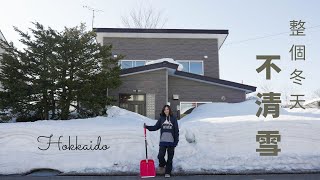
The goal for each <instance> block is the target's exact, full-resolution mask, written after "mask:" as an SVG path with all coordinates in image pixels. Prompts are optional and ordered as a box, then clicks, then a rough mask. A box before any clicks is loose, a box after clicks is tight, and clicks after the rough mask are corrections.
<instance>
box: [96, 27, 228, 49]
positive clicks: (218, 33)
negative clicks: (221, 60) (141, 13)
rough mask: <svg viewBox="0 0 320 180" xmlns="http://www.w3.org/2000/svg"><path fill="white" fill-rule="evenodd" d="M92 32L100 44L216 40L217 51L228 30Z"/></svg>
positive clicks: (113, 29)
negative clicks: (108, 40)
mask: <svg viewBox="0 0 320 180" xmlns="http://www.w3.org/2000/svg"><path fill="white" fill-rule="evenodd" d="M93 30H94V31H95V32H96V33H97V41H98V42H100V43H103V38H104V37H119V38H120V37H125V38H185V39H186V38H194V39H217V40H218V47H219V49H220V47H221V46H222V44H223V43H224V41H225V40H226V38H227V36H228V34H229V30H225V29H143V28H141V29H139V28H93Z"/></svg>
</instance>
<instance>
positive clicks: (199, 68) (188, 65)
mask: <svg viewBox="0 0 320 180" xmlns="http://www.w3.org/2000/svg"><path fill="white" fill-rule="evenodd" d="M177 62H179V63H180V64H182V65H183V69H182V71H185V72H189V73H193V74H199V75H204V72H203V61H200V60H198V61H196V60H195V61H192V60H189V61H188V60H177Z"/></svg>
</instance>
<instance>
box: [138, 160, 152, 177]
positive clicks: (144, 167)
mask: <svg viewBox="0 0 320 180" xmlns="http://www.w3.org/2000/svg"><path fill="white" fill-rule="evenodd" d="M140 176H141V178H148V177H156V168H155V166H154V161H153V160H152V159H148V160H146V159H145V160H142V161H140Z"/></svg>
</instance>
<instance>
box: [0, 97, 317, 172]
mask: <svg viewBox="0 0 320 180" xmlns="http://www.w3.org/2000/svg"><path fill="white" fill-rule="evenodd" d="M254 102H255V101H253V100H250V101H246V102H243V103H234V104H228V103H212V104H204V105H201V106H199V107H197V108H196V109H194V110H193V112H192V113H191V114H189V115H187V116H185V117H184V118H182V119H181V120H179V127H180V141H179V144H178V146H177V148H176V151H175V155H174V162H173V166H174V169H173V173H248V172H301V171H320V110H319V109H313V110H310V109H309V110H307V112H302V111H301V110H300V111H297V110H286V109H281V112H280V117H279V118H274V119H273V118H271V116H270V117H269V116H268V117H267V118H264V117H263V116H261V117H259V118H258V117H256V115H255V114H256V112H257V109H258V106H257V105H256V104H255V103H254ZM144 122H146V123H147V124H148V125H153V124H155V122H156V121H155V120H151V119H148V118H146V117H144V116H141V115H139V114H136V113H133V112H130V111H127V110H124V109H121V108H118V107H116V106H113V107H111V108H110V109H109V110H108V117H96V118H90V119H77V120H68V121H51V120H50V121H37V122H27V123H3V124H0V132H1V133H0V147H1V148H0V174H16V173H26V172H30V171H31V170H34V169H42V168H49V169H56V170H59V171H61V172H64V173H81V174H85V173H97V174H99V173H101V174H111V173H117V174H121V173H133V174H134V173H136V174H138V173H139V163H140V160H142V159H144V158H145V147H144V134H143V128H142V127H143V123H144ZM260 130H261V131H269V130H270V131H276V130H277V131H279V133H280V135H281V141H280V142H278V148H280V149H281V152H279V154H278V156H259V153H257V152H256V149H258V148H259V143H258V142H256V135H257V131H260ZM51 134H53V137H52V141H58V139H59V136H63V137H62V138H61V141H62V145H68V137H69V136H71V144H75V137H76V136H77V137H78V144H87V145H90V144H92V146H94V145H96V142H97V138H98V136H100V137H101V145H100V147H101V146H102V145H107V146H108V147H109V149H107V150H93V151H92V150H81V151H80V150H59V149H58V145H57V144H51V145H50V148H49V149H48V150H40V149H39V148H41V149H44V148H46V147H48V144H47V143H48V141H46V138H40V142H38V140H37V138H38V137H39V136H50V135H51ZM147 140H148V153H149V157H150V158H153V159H154V160H155V162H156V165H157V164H158V160H157V153H158V150H159V146H158V143H159V131H157V132H149V131H148V132H147ZM90 141H92V143H91V142H90ZM62 145H61V146H62Z"/></svg>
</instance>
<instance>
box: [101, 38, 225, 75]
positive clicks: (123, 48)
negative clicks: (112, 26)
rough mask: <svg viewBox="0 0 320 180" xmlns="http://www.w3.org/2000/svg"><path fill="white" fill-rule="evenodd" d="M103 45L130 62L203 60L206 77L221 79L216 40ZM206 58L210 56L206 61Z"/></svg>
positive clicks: (131, 41)
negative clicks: (171, 59)
mask: <svg viewBox="0 0 320 180" xmlns="http://www.w3.org/2000/svg"><path fill="white" fill-rule="evenodd" d="M103 44H104V45H107V44H112V45H113V48H112V52H113V54H122V55H126V57H125V59H129V60H155V59H160V58H173V59H174V60H203V63H204V64H203V66H204V75H205V76H210V77H214V78H219V55H218V43H217V40H216V39H175V38H166V39H163V38H109V37H105V38H104V39H103ZM204 56H208V58H207V59H204Z"/></svg>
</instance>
